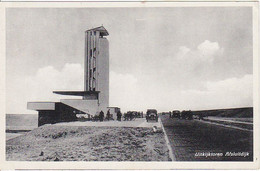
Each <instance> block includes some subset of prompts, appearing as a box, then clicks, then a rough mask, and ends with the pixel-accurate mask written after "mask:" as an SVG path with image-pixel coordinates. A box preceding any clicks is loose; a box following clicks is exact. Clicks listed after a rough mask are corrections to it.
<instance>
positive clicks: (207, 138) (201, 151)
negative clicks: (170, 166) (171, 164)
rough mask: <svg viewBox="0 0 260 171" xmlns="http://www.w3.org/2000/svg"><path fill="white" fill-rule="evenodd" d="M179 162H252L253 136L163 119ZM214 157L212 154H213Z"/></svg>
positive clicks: (163, 117)
mask: <svg viewBox="0 0 260 171" xmlns="http://www.w3.org/2000/svg"><path fill="white" fill-rule="evenodd" d="M160 118H161V121H162V124H163V126H164V129H165V132H166V134H167V136H168V139H169V141H170V145H171V147H172V150H173V155H174V156H175V159H176V160H177V161H252V160H253V132H252V131H246V130H239V129H234V128H228V127H223V126H219V125H215V124H211V123H207V122H201V121H199V120H180V119H177V118H174V119H171V118H169V115H161V116H160ZM209 153H210V154H209Z"/></svg>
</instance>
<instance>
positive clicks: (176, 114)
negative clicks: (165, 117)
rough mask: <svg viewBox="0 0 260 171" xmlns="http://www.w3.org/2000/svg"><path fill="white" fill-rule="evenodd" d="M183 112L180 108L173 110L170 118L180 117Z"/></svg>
mask: <svg viewBox="0 0 260 171" xmlns="http://www.w3.org/2000/svg"><path fill="white" fill-rule="evenodd" d="M180 116H181V112H180V111H179V110H174V111H172V114H171V115H170V118H180Z"/></svg>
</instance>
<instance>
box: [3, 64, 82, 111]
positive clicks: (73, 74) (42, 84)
mask: <svg viewBox="0 0 260 171" xmlns="http://www.w3.org/2000/svg"><path fill="white" fill-rule="evenodd" d="M54 90H83V67H82V66H81V65H80V64H72V63H67V64H65V65H64V66H63V68H62V69H61V70H57V69H55V68H54V67H53V66H46V67H43V68H39V69H38V71H37V72H36V73H35V74H34V75H32V76H25V77H20V78H18V79H13V80H11V82H9V83H8V86H7V92H8V94H7V112H8V113H18V114H19V113H36V112H35V111H31V110H27V109H26V106H27V102H30V101H59V100H60V99H61V98H78V97H75V96H72V97H70V96H66V97H65V96H63V97H62V96H60V95H56V94H53V93H52V91H54Z"/></svg>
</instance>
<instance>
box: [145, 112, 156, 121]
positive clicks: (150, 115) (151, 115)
mask: <svg viewBox="0 0 260 171" xmlns="http://www.w3.org/2000/svg"><path fill="white" fill-rule="evenodd" d="M149 120H154V121H156V122H158V114H157V110H156V109H147V112H146V121H147V122H148V121H149Z"/></svg>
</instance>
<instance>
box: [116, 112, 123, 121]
mask: <svg viewBox="0 0 260 171" xmlns="http://www.w3.org/2000/svg"><path fill="white" fill-rule="evenodd" d="M116 115H117V120H118V121H121V117H122V113H121V112H120V110H119V111H117V114H116Z"/></svg>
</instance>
